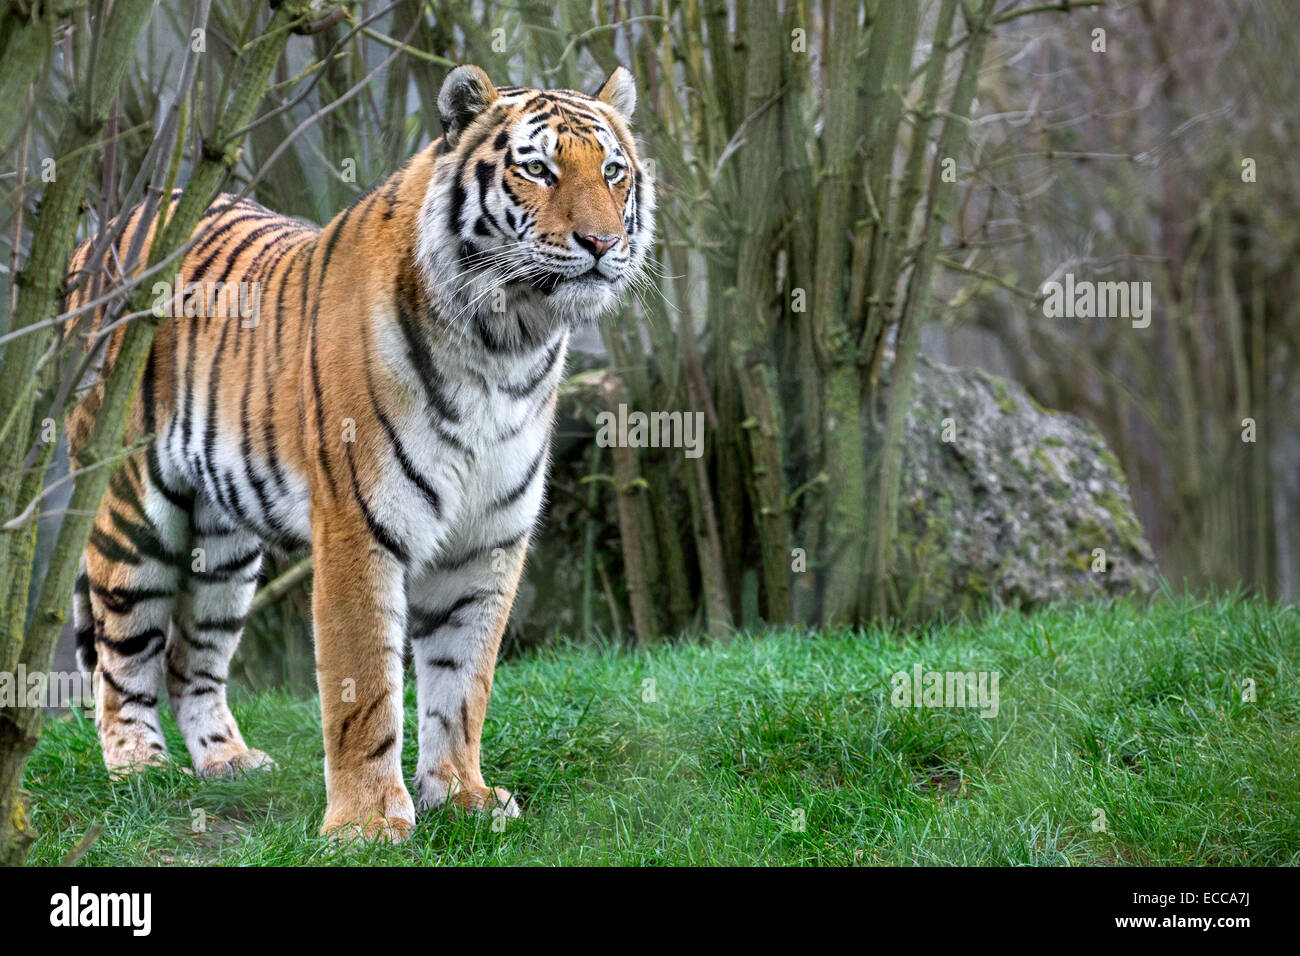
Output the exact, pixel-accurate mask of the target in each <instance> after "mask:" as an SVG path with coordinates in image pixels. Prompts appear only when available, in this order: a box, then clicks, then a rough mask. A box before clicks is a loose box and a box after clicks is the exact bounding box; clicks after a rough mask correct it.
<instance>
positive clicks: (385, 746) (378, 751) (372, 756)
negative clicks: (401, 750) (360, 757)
mask: <svg viewBox="0 0 1300 956" xmlns="http://www.w3.org/2000/svg"><path fill="white" fill-rule="evenodd" d="M396 741H397V737H396V736H395V735H393V734H389V735H388V736H387V737H385V738H384V740H383V743H381V744H380V745H379V746H378V747H376V748H375V749H374V750H372V751H370V753H368V754H366V759H367V760H378V759H379V758H380V757H382V756H383V755H384V754H386V753H388V751H389V750H391V749H392V746H393V744H394V743H396Z"/></svg>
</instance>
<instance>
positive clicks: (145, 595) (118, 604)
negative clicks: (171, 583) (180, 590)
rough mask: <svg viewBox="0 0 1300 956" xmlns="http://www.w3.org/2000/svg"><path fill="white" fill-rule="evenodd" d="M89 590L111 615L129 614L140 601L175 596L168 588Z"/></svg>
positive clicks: (93, 588)
mask: <svg viewBox="0 0 1300 956" xmlns="http://www.w3.org/2000/svg"><path fill="white" fill-rule="evenodd" d="M90 590H91V591H92V592H93V593H94V595H95V597H97V598H99V600H100V603H102V604H103V605H104V610H106V611H109V612H111V613H113V614H129V613H130V612H131V611H132V610H133V609H134V608H135V606H136V605H137V604H139V603H140V602H141V601H154V600H157V599H158V598H169V597H175V596H176V592H175V591H174V590H171V589H169V588H130V587H116V588H104V587H100V586H99V585H94V586H93V587H91V588H90Z"/></svg>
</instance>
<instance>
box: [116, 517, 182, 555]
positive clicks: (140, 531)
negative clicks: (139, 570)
mask: <svg viewBox="0 0 1300 956" xmlns="http://www.w3.org/2000/svg"><path fill="white" fill-rule="evenodd" d="M108 514H109V518H110V519H111V520H112V522H113V527H115V528H116V529H117V530H118V531H119V532H120V533H121V534H122V535H123V536H125V537H126V539H127V540H128V541H130V542H131V544H132V546H133V547H134V548H135V550H136V551H137V552H138V553H140V554H142V555H144V556H145V557H146V558H152V559H154V560H155V561H159V562H162V563H163V564H171V565H179V564H181V563H182V562H183V561H184V560H185V555H184V554H182V553H181V552H180V551H173V550H172V549H171V548H169V547H167V545H166V544H164V543H163V541H162V539H161V538H159V537H158V535H157V533H156V532H155V531H154V529H153V526H152V525H150V524H142V523H140V522H136V521H131V520H130V519H129V518H127V517H126V516H125V515H123V514H121V513H119V512H118V511H116V510H114V509H112V508H110V509H109V511H108Z"/></svg>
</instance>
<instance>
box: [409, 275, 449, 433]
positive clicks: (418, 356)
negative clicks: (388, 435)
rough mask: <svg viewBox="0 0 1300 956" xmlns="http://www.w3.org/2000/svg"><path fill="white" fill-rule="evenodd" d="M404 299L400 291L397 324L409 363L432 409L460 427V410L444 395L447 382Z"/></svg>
mask: <svg viewBox="0 0 1300 956" xmlns="http://www.w3.org/2000/svg"><path fill="white" fill-rule="evenodd" d="M402 299H403V296H402V294H401V292H400V290H399V292H398V295H397V324H398V326H399V327H400V328H401V330H402V337H403V338H404V339H405V340H406V358H407V361H409V362H410V363H411V367H412V368H414V369H415V374H416V375H417V376H418V377H419V379H420V384H421V385H422V386H423V387H424V395H425V398H426V399H428V403H429V405H430V407H431V408H432V409H433V410H434V411H435V412H437V413H438V414H439V415H440V416H441V417H442V418H444V419H445V420H447V421H449V422H451V423H452V424H453V425H459V424H460V422H461V414H460V410H459V409H457V408H456V406H455V405H454V404H453V403H452V402H451V401H450V400H449V399H448V398H447V396H446V395H444V394H443V392H442V388H441V386H442V385H443V384H445V380H444V379H443V377H442V375H441V374H440V373H439V372H438V370H437V369H436V368H435V367H434V362H433V355H432V353H431V352H430V351H429V347H428V345H427V344H426V343H425V342H424V340H423V338H422V337H421V336H420V330H419V329H418V328H416V324H415V319H414V317H413V316H412V315H411V313H410V312H408V311H407V310H406V307H405V305H404V304H403V302H402Z"/></svg>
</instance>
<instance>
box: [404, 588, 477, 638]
mask: <svg viewBox="0 0 1300 956" xmlns="http://www.w3.org/2000/svg"><path fill="white" fill-rule="evenodd" d="M493 596H494V592H492V591H485V590H478V591H470V592H469V593H468V594H462V595H461V596H460V597H459V598H457V599H456V600H455V601H453V602H452V603H451V604H449V605H448V606H447V607H445V608H442V609H441V610H437V611H426V610H422V609H420V608H416V609H414V610H413V611H412V612H411V627H410V631H411V638H412V639H413V640H417V641H418V640H423V639H424V638H426V637H431V636H432V635H433V634H434V633H435V632H437V631H438V630H440V629H442V628H444V627H446V626H447V625H448V624H450V623H451V619H452V617H453V616H455V615H456V614H457V613H459V612H460V611H463V610H464V609H465V608H467V607H469V606H471V605H473V604H477V603H478V602H479V601H482V600H484V599H485V598H490V597H493Z"/></svg>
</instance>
